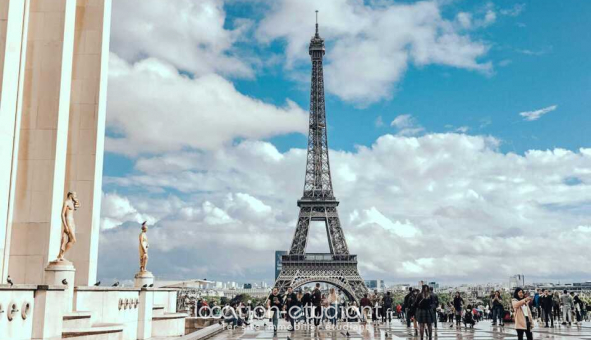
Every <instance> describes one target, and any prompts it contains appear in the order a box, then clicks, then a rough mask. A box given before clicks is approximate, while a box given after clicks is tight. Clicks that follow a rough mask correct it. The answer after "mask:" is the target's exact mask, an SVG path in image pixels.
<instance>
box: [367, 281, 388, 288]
mask: <svg viewBox="0 0 591 340" xmlns="http://www.w3.org/2000/svg"><path fill="white" fill-rule="evenodd" d="M365 286H367V288H368V289H370V290H375V289H377V290H384V288H385V286H384V280H365Z"/></svg>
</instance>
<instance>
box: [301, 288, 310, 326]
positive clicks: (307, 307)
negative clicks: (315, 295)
mask: <svg viewBox="0 0 591 340" xmlns="http://www.w3.org/2000/svg"><path fill="white" fill-rule="evenodd" d="M302 308H303V309H304V319H305V322H306V323H310V319H311V318H312V295H310V292H309V291H308V289H306V292H305V293H304V296H302Z"/></svg>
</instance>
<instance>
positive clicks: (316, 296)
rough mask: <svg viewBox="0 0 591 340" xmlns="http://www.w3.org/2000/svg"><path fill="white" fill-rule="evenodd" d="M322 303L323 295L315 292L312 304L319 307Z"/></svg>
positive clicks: (317, 291)
mask: <svg viewBox="0 0 591 340" xmlns="http://www.w3.org/2000/svg"><path fill="white" fill-rule="evenodd" d="M321 302H322V293H320V290H315V291H314V292H313V293H312V304H314V305H316V306H319V305H320V303H321Z"/></svg>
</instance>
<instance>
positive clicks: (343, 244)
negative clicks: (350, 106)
mask: <svg viewBox="0 0 591 340" xmlns="http://www.w3.org/2000/svg"><path fill="white" fill-rule="evenodd" d="M309 53H310V57H311V59H312V82H311V88H310V126H309V133H308V157H307V162H306V177H305V183H304V194H303V196H302V198H301V199H300V200H298V207H299V208H300V214H299V217H298V222H297V225H296V230H295V234H294V236H293V241H292V244H291V248H290V250H289V253H288V254H287V255H283V256H282V259H281V261H282V269H281V272H280V274H279V276H278V277H277V281H276V282H275V287H277V288H279V290H280V291H281V292H283V291H285V290H286V289H287V287H293V288H294V289H295V288H298V287H300V286H302V285H305V284H307V283H311V282H326V283H329V284H332V285H335V286H337V287H339V288H340V289H341V290H343V291H344V292H345V294H347V295H348V296H349V297H350V298H352V299H355V300H359V299H361V298H362V297H363V294H364V293H366V292H367V287H366V286H365V283H364V281H363V279H362V278H361V275H359V271H358V270H357V255H351V254H349V248H348V247H347V241H346V240H345V235H344V233H343V229H342V228H341V222H340V220H339V215H338V212H337V206H338V205H339V202H338V201H337V200H336V199H335V197H334V193H333V188H332V179H331V175H330V162H329V159H328V139H327V134H326V126H327V125H326V111H325V106H324V75H323V69H322V59H323V56H324V53H325V48H324V39H322V38H321V37H320V35H319V34H318V11H316V34H315V35H314V36H313V37H312V39H311V40H310V48H309ZM312 221H324V223H325V226H326V234H327V236H328V245H329V249H330V253H327V254H317V253H315V254H313V253H306V245H307V242H308V232H309V229H310V222H312Z"/></svg>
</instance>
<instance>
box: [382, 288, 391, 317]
mask: <svg viewBox="0 0 591 340" xmlns="http://www.w3.org/2000/svg"><path fill="white" fill-rule="evenodd" d="M393 302H394V300H392V296H391V295H390V292H387V293H386V296H384V300H383V304H384V306H383V307H382V322H386V320H388V322H392V304H393Z"/></svg>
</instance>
